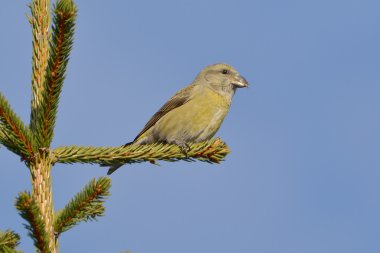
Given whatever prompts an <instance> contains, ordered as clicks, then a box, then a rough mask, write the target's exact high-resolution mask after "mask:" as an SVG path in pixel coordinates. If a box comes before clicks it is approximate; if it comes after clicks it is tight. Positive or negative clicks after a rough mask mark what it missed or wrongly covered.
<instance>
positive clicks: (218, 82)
mask: <svg viewBox="0 0 380 253" xmlns="http://www.w3.org/2000/svg"><path fill="white" fill-rule="evenodd" d="M247 86H248V82H247V81H246V80H245V78H244V77H242V76H241V75H240V74H239V73H238V72H237V71H236V70H235V69H234V68H233V67H231V66H230V65H227V64H223V63H220V64H214V65H210V66H207V67H206V68H204V69H203V70H202V71H201V72H200V73H199V74H198V75H197V77H196V78H195V80H194V81H193V82H192V84H190V85H189V86H187V87H185V88H183V89H182V90H180V91H178V92H177V93H176V94H175V95H174V96H173V97H172V98H171V99H170V100H169V101H168V102H166V103H165V104H164V105H163V106H162V107H161V108H160V109H159V110H158V111H157V112H156V113H155V114H154V115H153V116H152V118H151V119H150V120H149V121H148V123H147V124H146V125H145V127H144V128H143V130H142V131H141V132H140V133H139V134H138V135H137V137H136V138H135V139H134V141H133V142H132V143H135V144H150V143H154V142H165V143H173V144H177V145H178V146H180V147H181V149H182V150H184V151H185V152H186V148H188V143H192V142H201V141H205V140H209V139H211V138H212V137H213V136H214V135H215V133H216V132H217V131H218V129H219V128H220V126H221V124H222V122H223V120H224V118H225V116H226V115H227V113H228V110H229V108H230V105H231V100H232V97H233V95H234V93H235V90H236V88H241V87H247ZM126 145H128V144H126ZM120 166H122V165H121V164H115V165H114V166H112V167H111V168H110V169H109V171H108V174H111V173H112V172H114V171H115V170H116V169H117V168H119V167H120Z"/></svg>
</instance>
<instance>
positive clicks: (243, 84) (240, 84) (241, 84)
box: [232, 75, 248, 88]
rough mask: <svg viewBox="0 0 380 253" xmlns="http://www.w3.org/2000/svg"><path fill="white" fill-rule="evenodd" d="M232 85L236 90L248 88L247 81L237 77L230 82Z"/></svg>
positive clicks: (239, 76)
mask: <svg viewBox="0 0 380 253" xmlns="http://www.w3.org/2000/svg"><path fill="white" fill-rule="evenodd" d="M232 85H234V86H235V87H236V88H244V87H248V81H247V79H245V78H244V77H243V76H241V75H238V76H236V77H235V78H234V80H233V81H232Z"/></svg>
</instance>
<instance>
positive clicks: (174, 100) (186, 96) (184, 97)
mask: <svg viewBox="0 0 380 253" xmlns="http://www.w3.org/2000/svg"><path fill="white" fill-rule="evenodd" d="M194 87H196V86H195V84H191V85H189V86H187V87H185V88H183V89H182V90H180V91H178V92H177V93H176V94H174V96H173V97H171V98H170V99H169V101H168V102H166V103H165V104H164V105H163V106H162V107H161V108H160V109H159V110H158V111H157V112H156V113H155V114H154V115H153V116H152V117H151V118H150V120H149V121H148V122H147V123H146V125H145V126H144V128H143V130H141V132H140V133H139V134H138V135H137V136H136V138H135V139H134V140H133V142H136V141H137V140H138V139H139V138H140V137H141V136H142V135H143V134H144V133H145V132H146V131H148V130H149V129H150V128H151V127H152V126H154V125H155V124H156V123H157V122H158V121H159V120H160V119H161V118H162V117H163V116H164V115H165V114H167V113H168V112H170V111H171V110H174V109H175V108H178V107H180V106H182V105H184V104H186V103H187V102H189V101H190V100H191V94H192V91H193V89H194Z"/></svg>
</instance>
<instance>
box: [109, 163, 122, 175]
mask: <svg viewBox="0 0 380 253" xmlns="http://www.w3.org/2000/svg"><path fill="white" fill-rule="evenodd" d="M121 166H123V164H115V165H112V166H110V168H109V169H108V172H107V175H111V174H112V173H114V172H115V170H117V169H118V168H120V167H121Z"/></svg>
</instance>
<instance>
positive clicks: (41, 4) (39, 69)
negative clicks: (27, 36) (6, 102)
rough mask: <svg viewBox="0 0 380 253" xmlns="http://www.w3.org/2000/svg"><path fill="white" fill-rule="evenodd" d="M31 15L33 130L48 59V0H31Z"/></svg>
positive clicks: (36, 122)
mask: <svg viewBox="0 0 380 253" xmlns="http://www.w3.org/2000/svg"><path fill="white" fill-rule="evenodd" d="M29 8H30V12H31V16H29V23H30V25H31V27H32V37H33V40H32V48H33V55H32V100H31V117H30V128H31V130H32V132H34V131H35V130H36V128H37V126H38V118H37V115H39V113H40V106H41V103H42V92H43V90H44V83H45V77H46V68H47V65H48V59H49V40H50V36H51V32H50V31H49V27H50V13H49V12H50V0H33V1H32V2H31V4H30V5H29Z"/></svg>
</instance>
